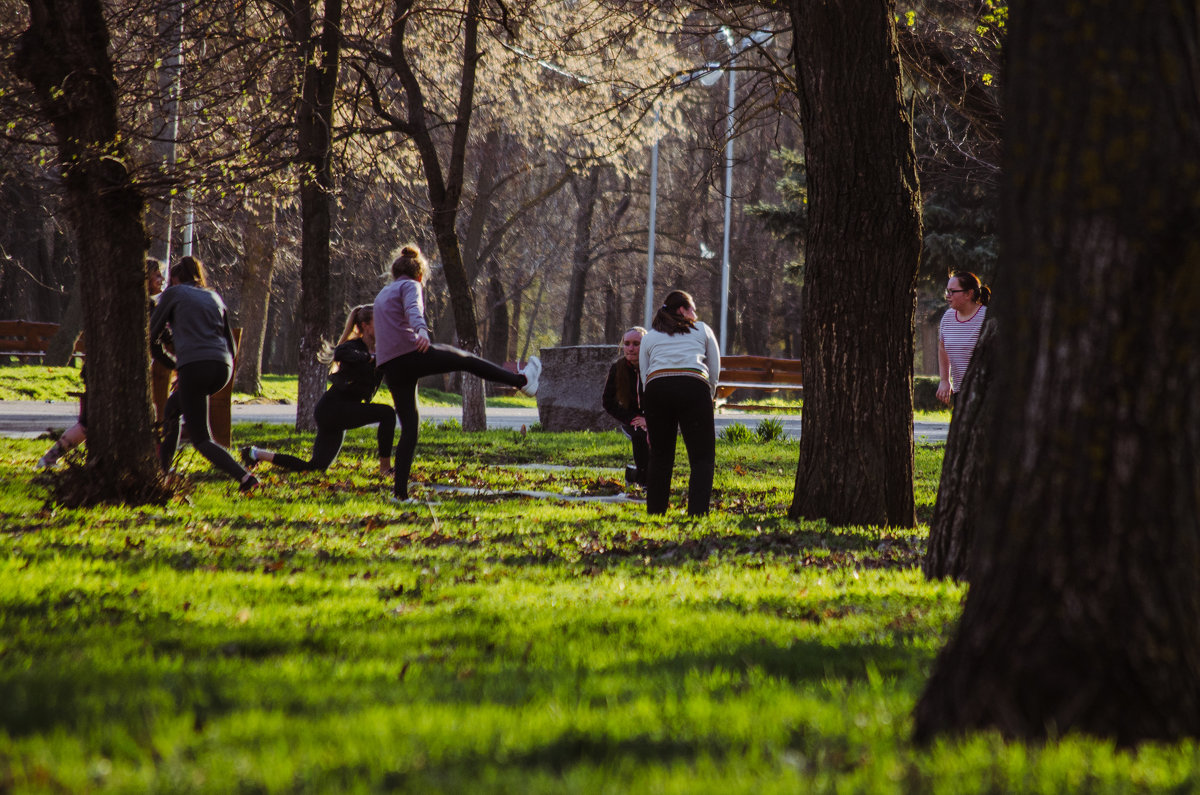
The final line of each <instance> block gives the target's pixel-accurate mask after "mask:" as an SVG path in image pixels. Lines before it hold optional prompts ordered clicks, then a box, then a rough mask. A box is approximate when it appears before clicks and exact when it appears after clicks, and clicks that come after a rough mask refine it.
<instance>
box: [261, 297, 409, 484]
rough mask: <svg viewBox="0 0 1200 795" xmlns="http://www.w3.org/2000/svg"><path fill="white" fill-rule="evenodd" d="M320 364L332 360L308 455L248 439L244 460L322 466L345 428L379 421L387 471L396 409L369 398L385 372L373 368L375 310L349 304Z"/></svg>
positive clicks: (382, 467)
mask: <svg viewBox="0 0 1200 795" xmlns="http://www.w3.org/2000/svg"><path fill="white" fill-rule="evenodd" d="M319 358H320V360H321V362H322V363H324V364H329V365H333V371H332V373H331V374H330V376H329V380H330V385H329V389H328V390H327V391H326V392H325V394H324V395H322V396H321V399H320V400H318V401H317V406H316V408H315V409H314V410H313V417H314V419H316V421H317V438H316V439H315V440H314V441H313V451H312V457H311V458H309V459H308V460H307V461H304V460H301V459H299V458H297V457H295V456H291V455H287V454H285V453H275V452H272V451H270V450H264V449H262V448H260V447H254V446H253V445H247V446H245V447H242V448H241V451H240V452H241V455H242V461H243V463H245V464H246V466H247V467H253V466H254V465H255V464H257V463H258V462H259V461H269V462H270V463H272V464H274V465H275V466H277V467H282V468H283V469H290V470H292V471H295V472H321V471H324V470H325V469H327V468H328V467H329V465H330V464H332V463H333V459H335V458H337V454H338V452H340V451H341V449H342V442H343V441H344V440H345V438H346V431H348V430H350V429H351V428H361V427H363V426H364V425H375V424H376V423H378V425H379V432H378V435H377V438H378V447H379V473H380V474H381V475H385V476H388V475H391V474H392V467H391V457H392V440H393V437H394V436H395V432H396V411H395V409H393V408H392V407H391V406H388V405H386V404H383V403H372V402H371V398H372V397H373V396H374V395H375V391H376V390H377V389H379V384H380V382H381V381H382V380H383V374H382V372H380V371H377V370H376V369H375V310H374V307H373V306H372V305H371V304H362V305H361V306H356V307H354V309H352V310H350V315H349V317H347V318H346V329H345V331H343V332H342V338H341V339H340V340H339V341H338V345H337V347H336V348H332V349H330V348H329V347H328V343H327V344H326V350H324V351H322V352H321V355H320V356H319Z"/></svg>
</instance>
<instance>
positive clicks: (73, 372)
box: [0, 365, 537, 408]
mask: <svg viewBox="0 0 1200 795" xmlns="http://www.w3.org/2000/svg"><path fill="white" fill-rule="evenodd" d="M262 386H263V393H262V394H261V395H249V394H246V393H245V392H234V393H233V400H234V402H235V403H245V402H248V401H252V400H266V401H270V402H276V403H295V402H296V376H294V375H269V374H268V375H264V376H263V377H262ZM82 389H83V382H82V381H81V380H80V379H79V369H78V368H76V367H46V366H43V365H3V366H0V400H40V401H64V400H66V401H70V400H75V397H74V396H72V395H71V394H70V393H71V392H79V391H82ZM421 404H422V405H425V406H461V405H462V396H461V395H455V394H452V393H450V392H441V391H438V390H436V389H424V388H422V389H421ZM487 404H488V405H489V406H495V407H516V408H520V407H528V406H536V405H537V404H536V402H535V401H534V399H533V398H530V397H525V396H524V395H512V396H507V397H495V398H488V399H487Z"/></svg>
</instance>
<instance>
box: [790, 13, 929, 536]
mask: <svg viewBox="0 0 1200 795" xmlns="http://www.w3.org/2000/svg"><path fill="white" fill-rule="evenodd" d="M894 10H895V9H894V4H893V3H892V2H886V1H885V0H842V1H841V2H833V0H793V1H792V2H791V3H790V11H791V17H792V22H793V29H794V31H795V44H794V49H795V59H796V65H797V69H796V79H797V93H798V95H799V99H800V111H801V119H802V122H803V129H804V145H805V147H804V148H805V158H806V162H807V169H808V171H807V174H808V191H809V193H808V198H809V211H808V223H809V227H808V238H807V243H806V246H805V253H806V262H807V264H806V267H805V283H804V291H803V316H802V319H801V323H802V331H803V337H802V339H803V342H802V346H803V349H802V351H801V354H800V358H801V359H802V360H803V362H804V432H803V433H802V434H801V436H800V461H799V465H798V467H797V470H796V491H795V495H794V497H793V501H792V505H791V508H790V510H789V511H788V515H789V516H791V517H792V518H800V517H804V518H810V519H826V520H828V521H829V522H830V523H832V524H835V525H847V524H869V525H891V526H896V527H912V526H914V525H915V524H916V510H915V503H914V499H913V439H912V428H913V426H912V368H913V315H914V312H915V306H916V275H917V261H918V259H919V257H920V252H921V211H920V196H919V193H918V189H917V175H916V160H915V156H914V153H913V145H912V136H911V129H910V124H909V122H908V119H907V118H906V114H905V113H904V110H903V106H902V104H901V102H900V68H899V62H898V56H897V50H896V36H895V22H894V19H893V13H894Z"/></svg>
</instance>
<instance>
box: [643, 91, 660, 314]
mask: <svg viewBox="0 0 1200 795" xmlns="http://www.w3.org/2000/svg"><path fill="white" fill-rule="evenodd" d="M654 126H655V127H656V128H657V127H658V106H657V105H655V106H654ZM657 215H658V138H657V137H655V139H654V145H653V146H652V147H651V149H650V224H649V227H650V228H649V233H650V240H649V242H648V243H647V245H646V251H647V261H646V311H645V318H646V320H645V326H646V328H650V324H651V323H653V322H654V224H655V221H656V216H657Z"/></svg>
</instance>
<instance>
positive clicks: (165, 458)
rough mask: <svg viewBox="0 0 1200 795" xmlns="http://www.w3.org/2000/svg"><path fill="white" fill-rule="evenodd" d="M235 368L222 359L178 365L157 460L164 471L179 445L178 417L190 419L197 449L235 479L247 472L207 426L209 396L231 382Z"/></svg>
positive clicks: (188, 427) (190, 426)
mask: <svg viewBox="0 0 1200 795" xmlns="http://www.w3.org/2000/svg"><path fill="white" fill-rule="evenodd" d="M232 375H233V369H232V368H231V367H230V366H229V365H228V364H226V363H225V362H223V361H219V360H212V361H204V362H192V363H191V364H185V365H183V366H182V367H180V368H179V371H178V376H179V377H178V380H177V381H176V384H175V391H174V392H172V393H171V396H170V397H169V398H167V405H166V407H165V408H164V409H163V440H162V447H161V448H159V452H158V462H159V465H160V466H162V468H163V471H168V470H170V468H171V464H172V462H173V461H174V460H175V450H176V449H177V448H178V447H179V418H180V416H181V415H182V417H183V421H184V422H186V423H187V429H188V437H189V438H190V439H191V441H192V447H195V448H196V452H198V453H200V455H202V456H204V457H205V458H207V459H208V460H209V461H210V462H211V463H212V465H213V466H215V467H216V468H217V469H219V470H221V471H222V472H224V473H225V474H226V475H229V477H231V478H233V479H234V480H237V481H239V482H240V481H241V479H242V478H244V477H245V476H246V470H245V469H243V468H242V465H241V464H239V463H238V462H237V461H234V460H233V456H231V455H230V454H229V451H228V450H226V449H225V448H224V447H222V446H221V445H219V444H217V443H216V442H214V441H213V440H212V433H211V432H210V431H209V429H208V397H209V395H212V394H215V393H217V392H220V391H221V387H223V386H225V385H226V384H228V383H229V378H230V376H232Z"/></svg>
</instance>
